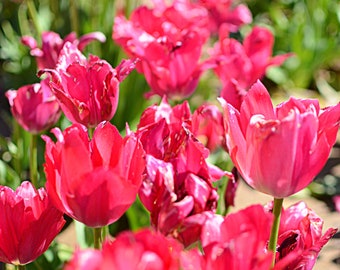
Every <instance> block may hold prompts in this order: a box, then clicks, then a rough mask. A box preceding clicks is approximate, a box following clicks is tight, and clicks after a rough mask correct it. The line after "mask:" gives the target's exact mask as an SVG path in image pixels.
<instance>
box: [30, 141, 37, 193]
mask: <svg viewBox="0 0 340 270" xmlns="http://www.w3.org/2000/svg"><path fill="white" fill-rule="evenodd" d="M30 135H31V142H30V179H31V182H32V184H33V186H34V187H35V188H38V147H37V141H38V136H37V135H36V134H30Z"/></svg>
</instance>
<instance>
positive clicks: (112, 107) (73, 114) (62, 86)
mask: <svg viewBox="0 0 340 270" xmlns="http://www.w3.org/2000/svg"><path fill="white" fill-rule="evenodd" d="M134 66H135V64H134V62H133V61H130V60H127V61H125V60H124V61H122V63H121V64H120V65H119V66H118V67H117V68H115V69H114V68H112V67H111V65H110V64H109V63H108V62H106V61H104V60H101V59H99V58H98V57H97V56H93V55H91V56H90V57H89V60H87V59H86V57H85V56H84V55H83V54H82V53H81V52H80V51H79V50H78V49H77V48H76V46H75V45H74V44H72V43H70V42H66V44H65V45H64V47H63V49H62V51H61V52H60V56H59V62H58V64H57V66H56V69H43V70H41V71H40V72H39V73H38V75H39V76H41V75H42V74H44V73H48V74H50V75H51V82H50V86H51V88H52V91H53V93H54V94H55V96H56V97H57V99H58V101H59V103H60V106H61V109H62V111H63V112H64V114H65V115H66V117H67V118H68V119H69V120H70V121H71V122H72V123H80V124H83V125H85V126H87V127H91V128H93V127H95V126H97V125H98V124H99V123H100V122H102V121H109V120H111V119H112V117H113V116H114V114H115V112H116V109H117V105H118V97H119V84H120V82H121V81H123V80H124V79H125V77H126V76H127V75H128V74H129V73H130V72H131V71H132V70H133V69H134Z"/></svg>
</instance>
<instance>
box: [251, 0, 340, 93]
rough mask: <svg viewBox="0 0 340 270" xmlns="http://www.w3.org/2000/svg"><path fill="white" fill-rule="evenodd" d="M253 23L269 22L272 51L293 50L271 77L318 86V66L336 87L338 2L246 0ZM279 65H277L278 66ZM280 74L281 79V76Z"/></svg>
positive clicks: (287, 84) (302, 85)
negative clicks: (292, 55) (291, 54)
mask: <svg viewBox="0 0 340 270" xmlns="http://www.w3.org/2000/svg"><path fill="white" fill-rule="evenodd" d="M247 3H248V4H249V6H250V8H251V10H252V12H253V15H254V19H255V23H260V24H261V23H263V24H266V25H270V26H271V28H272V30H273V32H274V35H275V52H274V54H277V53H280V52H292V53H294V55H295V56H294V57H292V58H290V59H288V60H287V61H286V63H285V65H284V67H283V68H279V69H280V71H276V72H272V73H271V78H272V79H273V80H274V81H276V82H278V83H280V84H282V85H283V86H284V87H286V88H288V87H290V88H296V89H297V88H300V89H306V88H307V89H317V87H316V82H315V80H316V79H317V76H318V75H320V70H326V71H327V73H328V74H329V78H328V80H329V81H328V83H329V84H331V85H332V87H333V88H334V89H336V90H337V91H339V89H340V84H339V80H338V79H336V77H338V76H339V62H340V49H339V48H340V33H339V29H340V5H339V3H338V1H336V0H335V1H334V0H333V1H332V0H331V1H328V0H321V1H319V0H303V1H300V0H277V1H261V4H260V3H259V2H258V1H248V2H247ZM277 69H278V68H276V70H277ZM282 78H283V79H282Z"/></svg>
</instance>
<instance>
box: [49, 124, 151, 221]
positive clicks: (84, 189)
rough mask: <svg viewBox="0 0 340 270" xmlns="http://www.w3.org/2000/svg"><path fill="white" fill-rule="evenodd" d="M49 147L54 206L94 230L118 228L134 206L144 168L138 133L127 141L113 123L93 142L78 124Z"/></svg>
mask: <svg viewBox="0 0 340 270" xmlns="http://www.w3.org/2000/svg"><path fill="white" fill-rule="evenodd" d="M52 132H53V133H54V135H55V136H56V138H57V142H56V143H54V142H53V141H52V140H51V139H50V138H49V137H47V136H44V137H43V139H44V140H45V142H46V152H45V160H46V162H45V164H44V167H45V172H46V178H47V184H46V186H47V191H48V193H49V195H50V197H51V199H52V200H53V202H54V203H55V205H56V206H57V207H58V208H59V209H60V210H61V211H63V212H65V213H66V214H68V215H69V216H71V217H72V218H74V219H76V220H78V221H80V222H82V223H84V224H85V225H87V226H90V227H102V226H105V225H108V224H111V223H113V222H114V221H116V220H117V219H118V218H120V217H121V216H122V215H123V214H124V212H125V211H126V210H127V209H128V208H129V207H130V206H131V204H132V203H133V202H134V201H135V199H136V195H137V192H138V190H139V187H140V185H141V183H142V173H143V171H144V168H145V161H144V151H143V149H142V146H141V144H140V143H139V141H138V140H137V138H136V137H135V135H134V134H133V133H130V134H129V135H128V136H126V137H125V138H122V137H121V135H120V134H119V132H118V130H117V129H116V128H115V127H114V126H113V125H111V124H110V123H109V122H106V123H104V122H103V123H101V124H99V125H98V126H97V128H96V129H95V131H94V134H93V138H92V140H89V138H88V135H87V130H86V128H85V127H83V126H81V125H79V124H74V125H72V126H71V127H69V128H67V129H66V130H65V131H64V132H63V133H62V132H61V131H60V130H59V129H58V128H55V129H53V130H52Z"/></svg>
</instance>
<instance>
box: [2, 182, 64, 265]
mask: <svg viewBox="0 0 340 270" xmlns="http://www.w3.org/2000/svg"><path fill="white" fill-rule="evenodd" d="M0 212H1V215H0V261H1V262H4V263H10V264H14V265H25V264H28V263H30V262H32V261H34V260H35V259H36V258H37V257H39V256H40V255H41V254H43V253H44V252H45V251H46V250H47V249H48V247H49V245H50V244H51V242H52V241H53V239H54V238H55V237H56V236H57V234H58V233H59V232H60V231H61V229H62V227H63V226H64V224H65V220H64V218H63V213H62V212H60V211H59V210H57V209H56V208H55V207H54V206H53V205H52V203H51V201H50V198H49V197H48V195H47V193H46V191H45V189H44V188H40V189H38V190H36V189H35V188H34V187H33V186H32V184H31V183H30V182H28V181H24V182H22V183H21V185H20V186H19V187H18V188H17V189H16V190H15V191H13V190H12V189H11V188H9V187H7V186H1V187H0Z"/></svg>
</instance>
